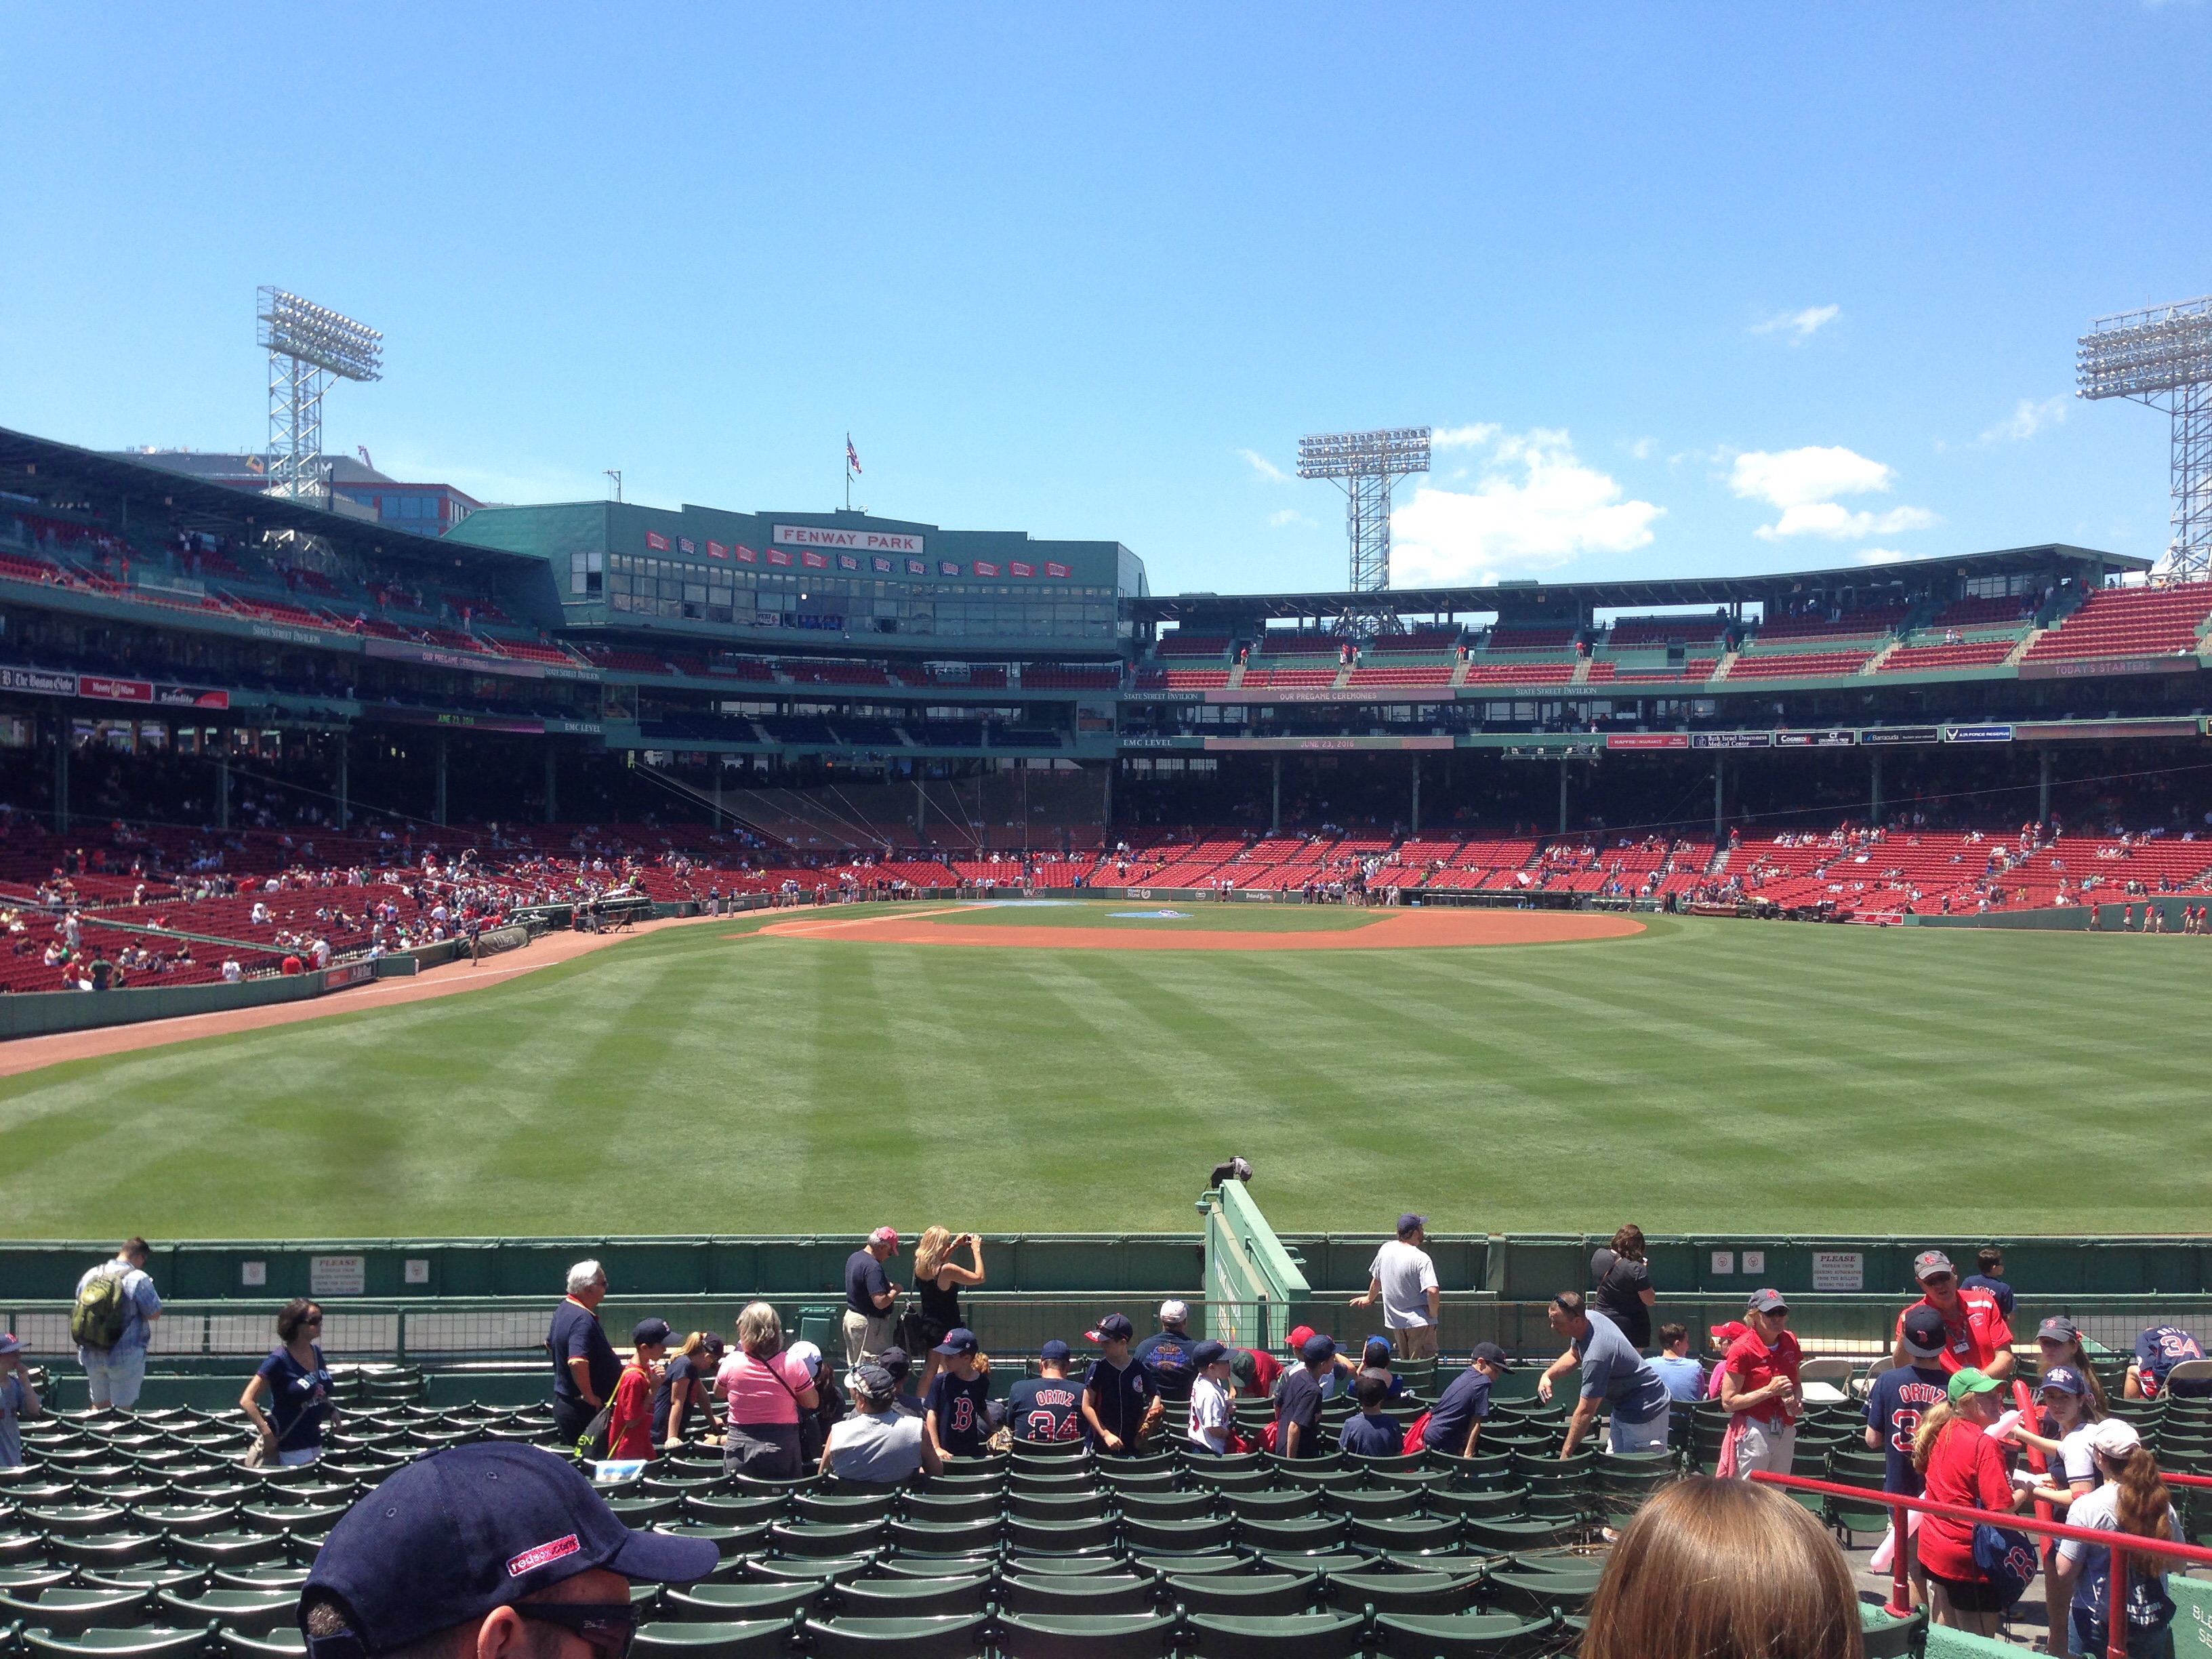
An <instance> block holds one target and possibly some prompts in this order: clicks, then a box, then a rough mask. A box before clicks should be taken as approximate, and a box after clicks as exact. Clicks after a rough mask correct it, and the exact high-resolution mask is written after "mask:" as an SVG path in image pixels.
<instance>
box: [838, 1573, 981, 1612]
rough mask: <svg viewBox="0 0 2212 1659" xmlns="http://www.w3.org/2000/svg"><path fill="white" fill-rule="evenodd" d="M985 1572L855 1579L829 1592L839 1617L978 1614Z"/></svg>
mask: <svg viewBox="0 0 2212 1659" xmlns="http://www.w3.org/2000/svg"><path fill="white" fill-rule="evenodd" d="M991 1586H992V1581H991V1578H990V1577H989V1576H988V1575H987V1574H981V1573H978V1574H975V1575H973V1576H970V1577H963V1578H859V1579H855V1580H854V1581H853V1582H852V1583H849V1584H840V1585H839V1586H838V1587H837V1588H836V1591H835V1592H834V1593H833V1596H832V1600H833V1601H834V1602H835V1604H836V1609H837V1613H836V1616H837V1617H838V1618H840V1619H915V1618H923V1617H935V1616H937V1615H939V1614H944V1613H981V1612H982V1611H983V1608H984V1604H985V1603H986V1602H987V1601H988V1600H989V1599H990V1595H991Z"/></svg>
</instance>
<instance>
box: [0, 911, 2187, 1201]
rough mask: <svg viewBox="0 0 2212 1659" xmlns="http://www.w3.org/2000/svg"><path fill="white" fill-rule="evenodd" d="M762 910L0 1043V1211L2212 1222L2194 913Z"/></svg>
mask: <svg viewBox="0 0 2212 1659" xmlns="http://www.w3.org/2000/svg"><path fill="white" fill-rule="evenodd" d="M1111 908H1158V907H1156V906H1151V905H1121V904H1117V905H1115V906H1113V907H1111ZM1174 908H1200V909H1203V910H1205V912H1206V914H1205V917H1204V920H1205V922H1206V923H1211V922H1212V921H1213V915H1212V911H1211V910H1210V909H1207V908H1206V907H1192V906H1188V905H1181V906H1176V907H1174ZM1224 908H1233V907H1224ZM983 914H997V915H1009V916H1015V915H1024V914H1026V915H1028V916H1033V917H1034V918H1035V919H1036V920H1037V921H1041V922H1046V923H1053V924H1055V925H1057V924H1058V923H1059V922H1060V921H1061V920H1062V919H1064V918H1066V916H1068V915H1071V914H1073V913H1071V912H1068V911H1066V910H1061V909H1058V908H1050V909H1038V910H1035V911H1031V912H1028V913H1019V912H996V913H983ZM1266 914H1270V913H1269V912H1266V911H1262V910H1261V909H1260V908H1258V907H1254V908H1252V910H1250V911H1239V912H1238V915H1239V919H1240V920H1242V919H1243V917H1244V916H1246V915H1250V916H1252V917H1254V918H1255V920H1256V918H1257V916H1258V915H1266ZM1285 914H1287V913H1285ZM1310 914H1313V915H1328V916H1329V917H1331V918H1332V919H1334V918H1335V917H1338V916H1345V915H1347V914H1349V915H1351V916H1352V918H1353V919H1357V913H1346V912H1342V911H1336V910H1333V909H1332V910H1328V911H1318V912H1314V913H1310ZM788 915H789V913H788V912H786V913H781V916H779V915H774V914H771V915H764V916H761V917H757V918H752V917H749V918H744V919H741V920H738V921H719V922H712V921H710V922H706V923H702V924H699V925H696V926H691V927H681V928H671V929H667V930H664V931H662V932H660V933H656V934H653V935H652V936H649V937H645V938H640V939H635V940H631V941H628V942H625V943H624V944H622V945H617V946H615V947H613V948H611V949H610V950H607V951H602V952H599V953H598V954H596V955H593V956H591V957H585V958H582V959H580V960H578V961H576V962H574V963H569V964H567V965H564V966H561V967H556V968H550V969H544V970H543V971H540V972H538V973H534V974H531V975H526V976H523V977H521V978H520V979H517V980H515V981H510V982H507V983H504V984H502V985H500V986H498V987H495V988H491V989H488V990H483V991H479V992H475V993H472V994H467V995H462V996H456V997H449V998H445V999H441V1000H434V1001H428V1002H422V1003H416V1004H413V1005H408V1006H396V1007H392V1008H390V1009H386V1010H383V1011H380V1012H364V1013H361V1014H353V1015H341V1016H337V1017H334V1018H328V1019H322V1020H316V1021H311V1022H308V1023H306V1024H295V1025H289V1026H279V1027H274V1028H270V1029H268V1030H261V1031H254V1032H248V1033H244V1034H240V1035H238V1036H229V1037H222V1038H216V1039H211V1040H207V1041H202V1042H193V1043H189V1044H179V1045H176V1046H173V1047H168V1048H160V1049H155V1050H151V1051H145V1052H140V1053H136V1054H122V1055H118V1056H116V1057H114V1058H112V1059H108V1060H94V1061H82V1062H76V1063H71V1064H69V1065H66V1066H58V1067H54V1068H52V1069H50V1070H47V1071H43V1072H40V1073H33V1074H29V1075H27V1076H22V1077H17V1078H14V1079H7V1080H5V1081H4V1082H0V1217H4V1219H0V1229H4V1231H5V1232H6V1233H7V1234H9V1235H10V1236H15V1237H27V1236H40V1237H56V1236H66V1237H114V1236H117V1235H119V1234H121V1233H123V1232H125V1231H143V1232H145V1233H147V1234H149V1235H160V1236H167V1237H260V1236H271V1235H289V1236H292V1237H300V1236H334V1235H335V1236H343V1235H355V1236H370V1237H382V1236H391V1235H401V1234H437V1233H500V1232H509V1233H544V1232H556V1231H581V1232H622V1233H640V1232H702V1231H720V1232H738V1233H792V1232H809V1231H830V1232H848V1233H849V1232H854V1231H859V1230H860V1229H861V1228H862V1227H864V1226H866V1225H873V1224H874V1223H876V1222H878V1221H879V1220H882V1219H884V1218H886V1217H893V1218H896V1219H897V1220H898V1222H899V1224H900V1225H902V1226H903V1225H911V1224H914V1223H918V1222H921V1221H924V1220H943V1221H945V1222H946V1223H949V1224H951V1225H954V1226H955V1227H974V1228H977V1229H981V1230H984V1231H1006V1230H1011V1229H1027V1230H1040V1231H1062V1230H1105V1231H1139V1230H1151V1229H1178V1230H1180V1229H1188V1228H1191V1227H1192V1226H1194V1223H1195V1220H1196V1218H1195V1216H1194V1213H1193V1212H1192V1209H1191V1200H1192V1199H1193V1198H1194V1196H1195V1195H1196V1194H1197V1193H1198V1192H1199V1190H1200V1188H1201V1187H1202V1186H1203V1185H1204V1184H1205V1180H1206V1173H1207V1171H1208V1170H1210V1169H1211V1168H1212V1164H1214V1163H1215V1162H1216V1161H1217V1160H1218V1159H1219V1158H1225V1157H1227V1156H1228V1155H1229V1154H1231V1152H1242V1153H1243V1154H1244V1155H1245V1156H1246V1157H1248V1158H1250V1159H1251V1160H1252V1162H1253V1163H1254V1164H1255V1166H1256V1168H1257V1170H1258V1176H1257V1179H1256V1181H1255V1192H1256V1193H1257V1194H1259V1195H1260V1196H1261V1200H1262V1201H1263V1202H1264V1203H1265V1205H1266V1206H1267V1212H1268V1214H1269V1216H1270V1217H1271V1218H1273V1220H1274V1221H1275V1222H1276V1224H1277V1225H1279V1226H1282V1227H1285V1228H1289V1229H1299V1230H1304V1229H1322V1228H1328V1229H1336V1230H1344V1231H1354V1230H1357V1231H1370V1232H1371V1231H1376V1230H1378V1229H1382V1228H1384V1227H1386V1226H1387V1225H1389V1219H1390V1218H1392V1217H1395V1215H1396V1214H1397V1213H1398V1212H1400V1211H1401V1210H1405V1209H1416V1210H1421V1211H1425V1212H1428V1213H1429V1214H1430V1216H1431V1218H1432V1222H1431V1225H1434V1226H1435V1227H1437V1228H1438V1229H1440V1230H1449V1231H1461V1230H1483V1229H1491V1230H1502V1229H1514V1230H1522V1231H1534V1230H1541V1229H1590V1230H1598V1231H1602V1230H1606V1229H1609V1228H1611V1227H1612V1226H1613V1225H1617V1224H1618V1223H1619V1222H1620V1221H1623V1220H1628V1219H1634V1220H1636V1221H1638V1222H1640V1223H1641V1224H1642V1225H1644V1227H1646V1228H1648V1229H1650V1230H1653V1231H1699V1230H1711V1231H1767V1232H1780V1233H1805V1232H1818V1231H1902V1232H1919V1231H1934V1232H1937V1233H1941V1234H1942V1235H1944V1236H1950V1237H1955V1236H1959V1235H1960V1234H1968V1235H1971V1234H1973V1233H1978V1232H2000V1233H2001V1232H2010V1231H2064V1232H2085V1231H2162V1230H2186V1231H2196V1230H2199V1229H2201V1228H2202V1227H2203V1225H2205V1215H2206V1212H2205V1208H2204V1194H2205V1191H2206V1177H2207V1175H2208V1174H2212V1153H2208V1150H2207V1149H2208V1146H2212V1135H2208V1134H2207V1133H2206V1131H2205V1128H2204V1126H2203V1101H2204V1098H2205V1084H2206V1079H2207V1077H2208V1074H2212V1037H2209V1036H2208V1035H2207V1025H2208V1019H2207V1012H2206V1002H2207V999H2206V995H2205V986H2206V981H2207V976H2208V972H2212V941H2207V940H2201V939H2185V938H2179V937H2175V938H2162V939H2160V938H2137V937H2132V936H2129V937H2121V936H2116V935H2102V936H2093V935H2087V934H2081V933H2002V932H1996V931H1987V932H1970V931H1964V930H1958V931H1954V930H1948V929H1943V930H1939V929H1935V928H1928V929H1919V928H1912V929H1901V928H1891V929H1882V930H1876V929H1873V928H1865V927H1810V926H1795V925H1789V924H1782V923H1754V922H1728V921H1663V920H1662V921H1655V922H1654V924H1653V926H1652V927H1651V928H1650V931H1649V932H1648V933H1644V934H1642V935H1639V936H1638V937H1635V938H1632V939H1618V940H1607V941H1601V942H1591V943H1583V944H1574V945H1550V946H1539V947H1533V948H1488V949H1476V950H1463V951H1460V950H1424V951H1349V952H1346V951H1318V952H1314V951H1293V952H1285V953H1281V954H1274V953H1266V952H1261V953H1254V952H1227V953H1221V954H1204V953H1200V952H1184V951H1028V950H1016V949H1009V950H1005V951H1000V950H994V949H977V948H972V947H970V948H963V949H957V950H954V949H946V948H943V947H933V946H929V945H869V944H862V943H854V942H846V941H829V940H819V941H816V940H800V939H752V938H748V937H741V936H740V937H732V935H744V934H745V933H749V932H750V929H751V928H752V927H755V926H757V925H758V923H759V922H761V921H769V920H777V919H781V917H782V916H788ZM1328 925H1340V924H1337V923H1335V922H1334V920H1332V921H1331V923H1330V924H1328Z"/></svg>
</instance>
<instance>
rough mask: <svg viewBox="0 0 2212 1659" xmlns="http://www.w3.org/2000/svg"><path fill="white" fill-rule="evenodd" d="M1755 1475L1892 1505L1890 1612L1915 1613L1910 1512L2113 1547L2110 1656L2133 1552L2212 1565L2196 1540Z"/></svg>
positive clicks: (2176, 1481) (2114, 1653)
mask: <svg viewBox="0 0 2212 1659" xmlns="http://www.w3.org/2000/svg"><path fill="white" fill-rule="evenodd" d="M1751 1478H1752V1479H1753V1480H1757V1481H1760V1482H1763V1483H1764V1484H1765V1485H1767V1486H1785V1487H1787V1488H1789V1489H1790V1491H1792V1492H1819V1493H1820V1494H1822V1495H1823V1496H1824V1497H1828V1498H1849V1499H1850V1501H1851V1502H1852V1503H1854V1504H1862V1505H1864V1504H1881V1505H1883V1506H1884V1507H1886V1508H1887V1509H1888V1510H1889V1511H1890V1528H1891V1534H1890V1535H1891V1538H1892V1540H1893V1554H1894V1556H1895V1558H1896V1564H1895V1568H1894V1577H1893V1580H1892V1583H1891V1585H1890V1596H1889V1605H1888V1607H1887V1609H1885V1610H1886V1611H1887V1612H1889V1613H1896V1614H1898V1615H1899V1616H1902V1615H1904V1614H1906V1613H1910V1612H1911V1607H1910V1606H1909V1605H1908V1603H1907V1601H1906V1595H1907V1592H1906V1589H1905V1557H1906V1549H1905V1531H1906V1522H1905V1513H1906V1511H1908V1510H1915V1511H1917V1512H1918V1513H1920V1514H1922V1515H1938V1516H1942V1517H1943V1518H1944V1519H1945V1520H1948V1521H1964V1522H1969V1523H1970V1524H1972V1525H1977V1526H1978V1525H1981V1524H1982V1523H1984V1522H1987V1523H1989V1524H1990V1525H1992V1526H2004V1527H2008V1528H2013V1529H2014V1530H2015V1531H2019V1532H2025V1533H2031V1534H2034V1535H2035V1536H2037V1537H2039V1538H2048V1539H2061V1538H2072V1539H2078V1540H2080V1541H2082V1542H2083V1543H2088V1544H2096V1545H2099V1546H2100V1547H2103V1548H2106V1549H2108V1550H2110V1551H2111V1552H2112V1571H2111V1574H2110V1575H2109V1585H2110V1589H2111V1593H2112V1599H2111V1600H2110V1601H2108V1602H2107V1603H2106V1612H2105V1623H2106V1632H2107V1635H2106V1649H2105V1652H2106V1659H2127V1652H2128V1619H2127V1600H2128V1563H2129V1559H2130V1557H2131V1556H2135V1555H2153V1556H2160V1557H2163V1558H2165V1559H2170V1560H2182V1561H2187V1562H2190V1563H2191V1564H2192V1565H2197V1566H2212V1549H2206V1548H2204V1547H2202V1546H2201V1545H2197V1544H2184V1543H2169V1542H2166V1541H2164V1540H2161V1539H2155V1538H2144V1537H2142V1536H2141V1535H2140V1534H2136V1533H2131V1532H2105V1531H2102V1530H2100V1529H2098V1528H2091V1527H2069V1526H2068V1525H2067V1524H2066V1523H2065V1522H2061V1521H2050V1520H2044V1519H2041V1518H2039V1517H2035V1516H2025V1515H2013V1514H2009V1513H2007V1512H2004V1511H2002V1510H1972V1509H1968V1508H1967V1507H1966V1505H1965V1504H1938V1503H1936V1502H1933V1501H1932V1500H1930V1499H1928V1498H1907V1497H1906V1496H1905V1494H1904V1493H1903V1492H1871V1491H1869V1490H1868V1489H1867V1488H1866V1487H1864V1486H1843V1485H1841V1484H1839V1483H1838V1482H1837V1481H1833V1480H1814V1479H1813V1478H1812V1477H1811V1476H1809V1475H1802V1474H1771V1473H1769V1472H1768V1471H1767V1470H1765V1469H1759V1470H1755V1471H1753V1474H1752V1476H1751ZM2160 1479H2162V1480H2165V1481H2166V1484H2167V1485H2168V1486H2212V1477H2205V1476H2201V1475H2188V1474H2161V1475H2160Z"/></svg>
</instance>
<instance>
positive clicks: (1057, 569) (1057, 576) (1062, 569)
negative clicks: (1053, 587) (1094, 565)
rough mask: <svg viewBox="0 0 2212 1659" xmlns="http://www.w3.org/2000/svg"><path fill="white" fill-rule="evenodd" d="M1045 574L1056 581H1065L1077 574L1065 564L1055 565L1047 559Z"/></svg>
mask: <svg viewBox="0 0 2212 1659" xmlns="http://www.w3.org/2000/svg"><path fill="white" fill-rule="evenodd" d="M1044 574H1046V575H1048V576H1050V577H1052V578H1054V580H1059V581H1065V580H1067V578H1068V577H1070V576H1072V575H1073V574H1075V573H1074V572H1073V571H1072V570H1070V569H1069V568H1067V567H1066V565H1064V564H1054V562H1052V561H1051V560H1050V559H1047V560H1046V561H1045V562H1044Z"/></svg>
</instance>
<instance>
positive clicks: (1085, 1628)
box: [998, 1613, 1176, 1659]
mask: <svg viewBox="0 0 2212 1659" xmlns="http://www.w3.org/2000/svg"><path fill="white" fill-rule="evenodd" d="M1175 1637H1176V1621H1175V1620H1174V1619H1173V1618H1172V1617H1164V1618H1153V1617H1149V1616H1146V1615H1143V1614H1133V1613H1129V1614H1118V1615H1117V1614H1112V1613H1103V1614H1069V1613H1004V1614H1001V1615H1000V1619H999V1621H998V1638H999V1651H1000V1654H1001V1655H1003V1656H1004V1659H1163V1656H1164V1655H1166V1654H1168V1653H1169V1652H1170V1651H1171V1650H1172V1649H1173V1648H1174V1646H1175Z"/></svg>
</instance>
